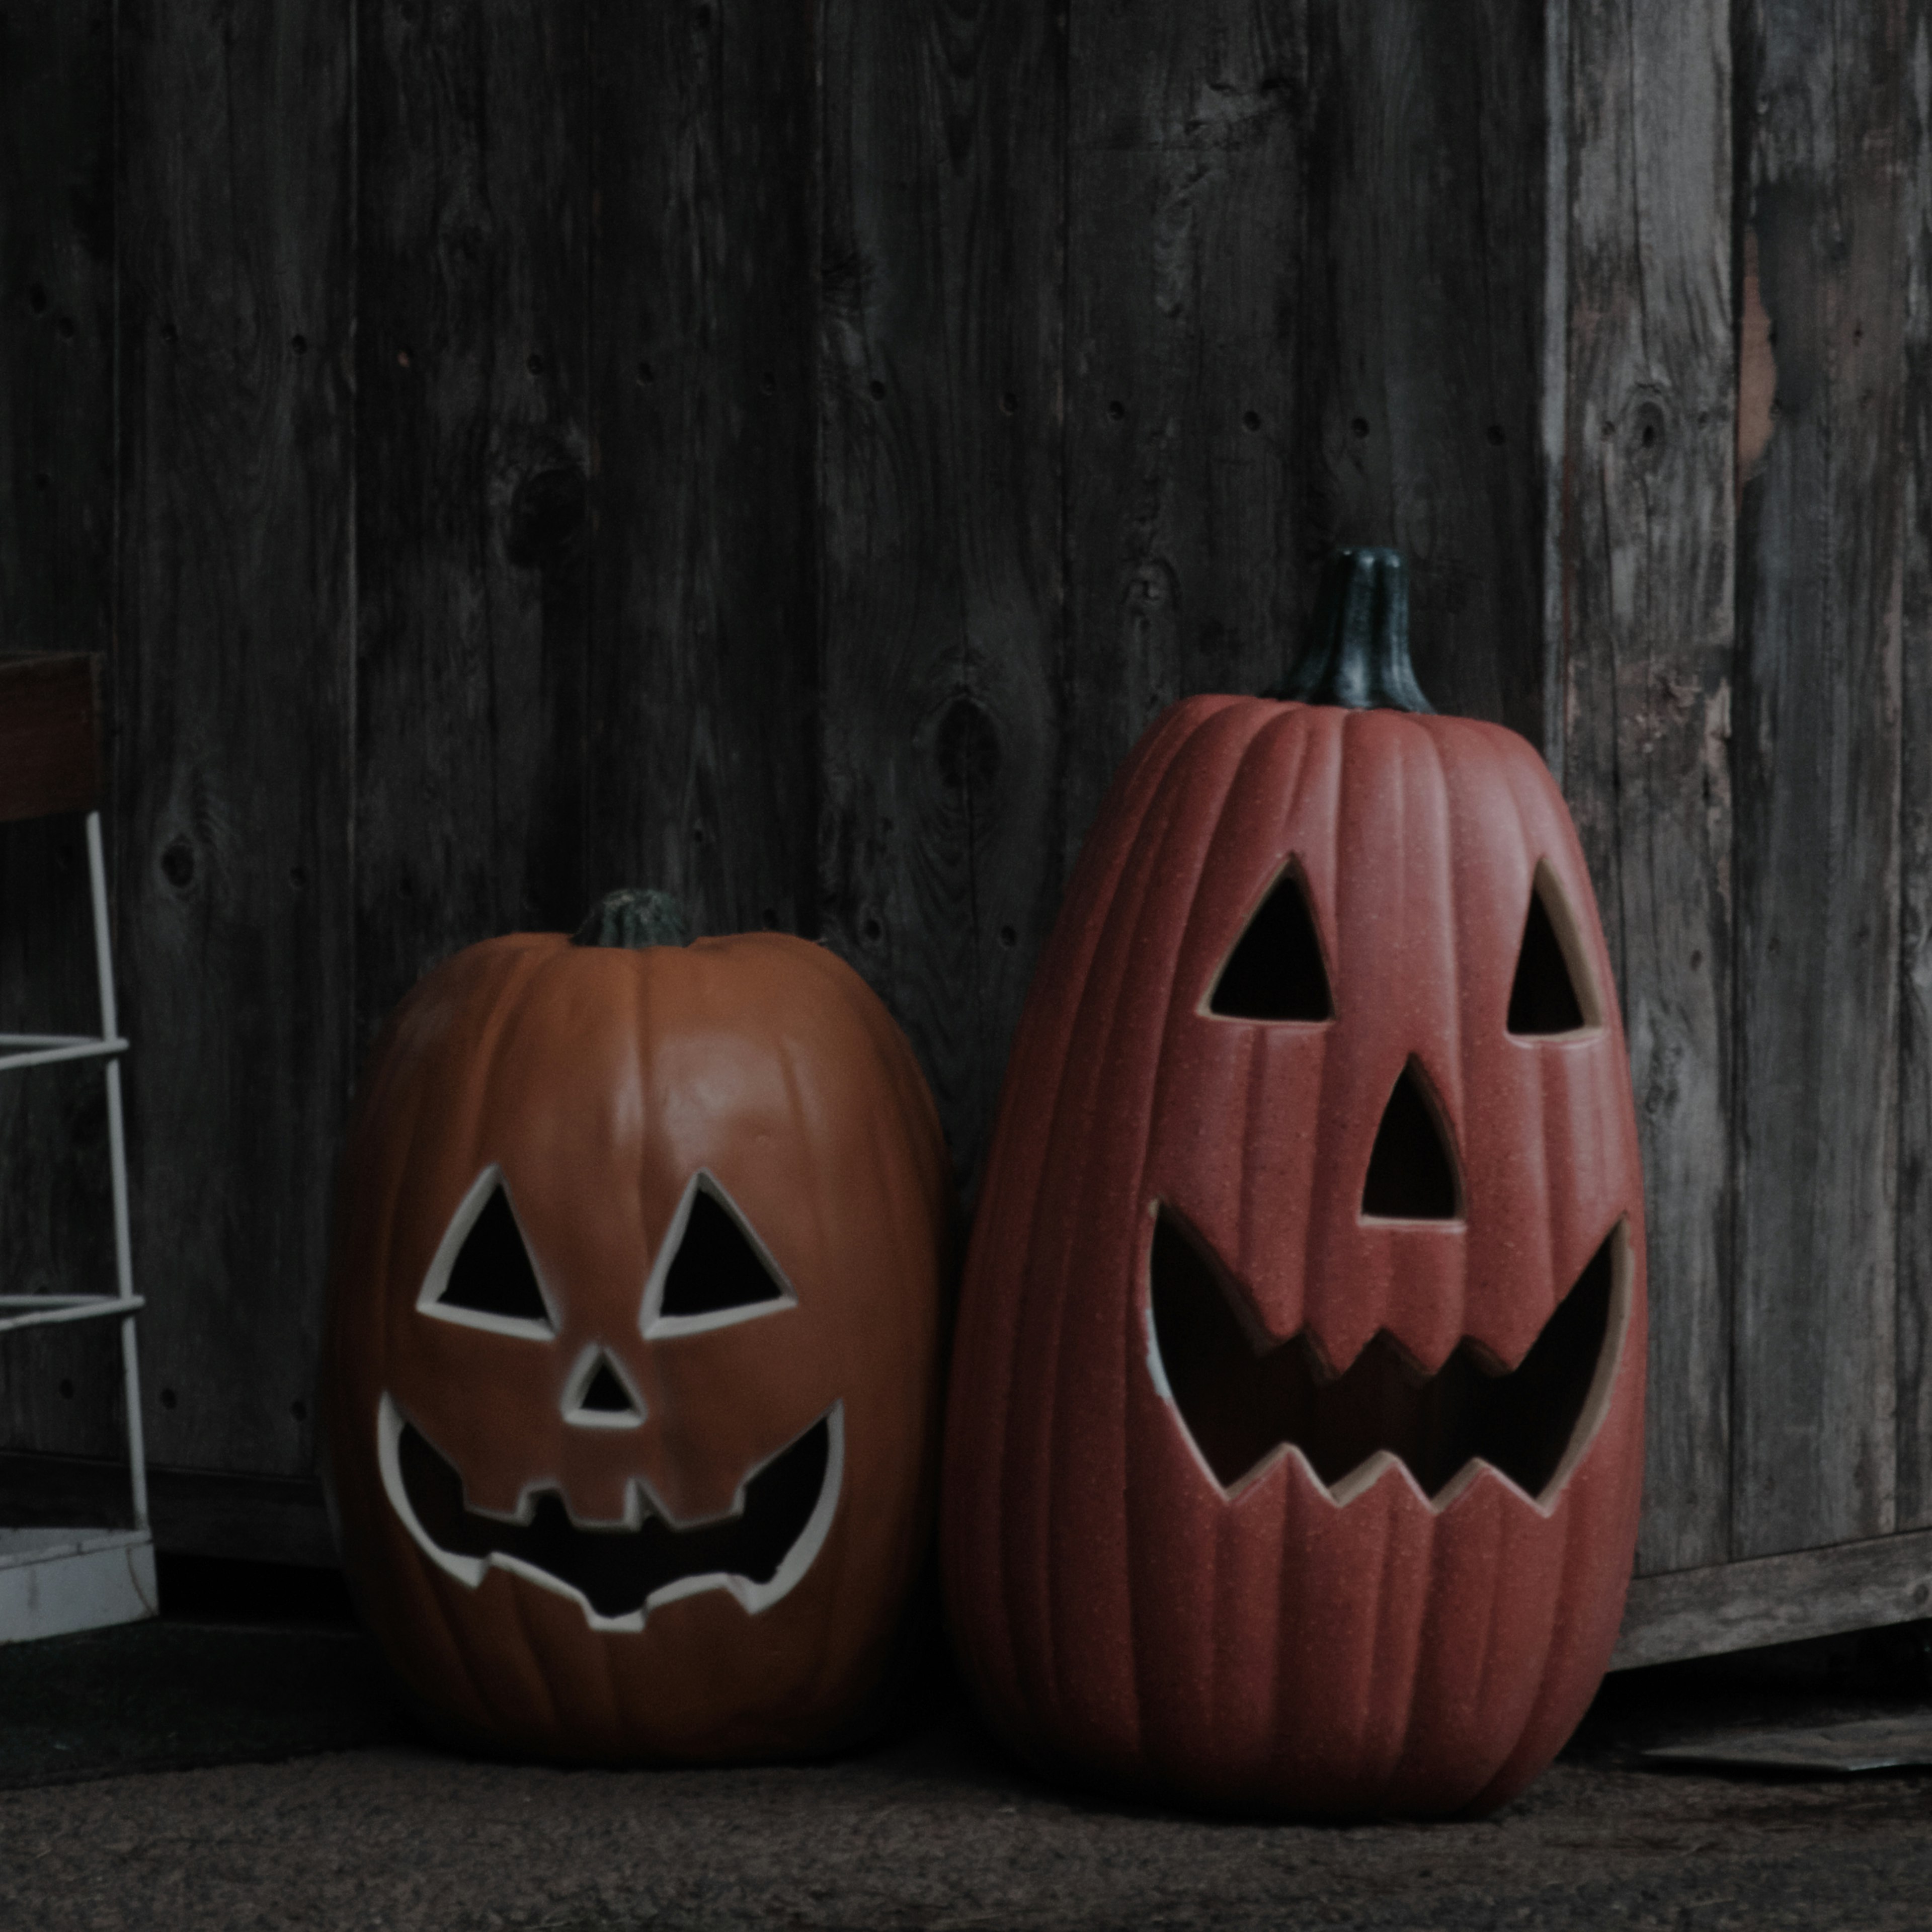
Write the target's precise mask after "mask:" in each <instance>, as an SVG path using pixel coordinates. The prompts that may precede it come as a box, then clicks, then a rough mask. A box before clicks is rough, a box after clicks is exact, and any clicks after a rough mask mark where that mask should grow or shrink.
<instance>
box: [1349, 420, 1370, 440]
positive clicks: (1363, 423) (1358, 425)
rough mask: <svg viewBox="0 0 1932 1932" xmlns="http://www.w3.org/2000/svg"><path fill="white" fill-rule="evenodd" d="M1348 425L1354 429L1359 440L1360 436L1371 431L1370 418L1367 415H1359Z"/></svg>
mask: <svg viewBox="0 0 1932 1932" xmlns="http://www.w3.org/2000/svg"><path fill="white" fill-rule="evenodd" d="M1349 428H1351V429H1352V430H1353V431H1355V435H1356V437H1357V438H1358V440H1359V439H1360V438H1361V437H1365V436H1367V434H1368V433H1369V419H1368V418H1367V416H1358V417H1357V418H1356V419H1355V421H1354V422H1352V423H1351V424H1350V425H1349Z"/></svg>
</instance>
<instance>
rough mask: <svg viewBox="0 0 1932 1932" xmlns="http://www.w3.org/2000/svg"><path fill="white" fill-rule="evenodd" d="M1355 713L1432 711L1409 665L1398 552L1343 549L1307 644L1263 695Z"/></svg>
mask: <svg viewBox="0 0 1932 1932" xmlns="http://www.w3.org/2000/svg"><path fill="white" fill-rule="evenodd" d="M1265 695H1267V696H1268V697H1277V698H1298V699H1299V700H1301V702H1302V703H1304V704H1339V705H1340V706H1343V708H1344V709H1346V710H1349V711H1427V712H1433V711H1434V710H1435V709H1436V707H1435V706H1434V705H1433V704H1431V703H1430V701H1429V700H1428V699H1427V698H1426V697H1424V696H1423V694H1422V687H1421V685H1419V684H1418V683H1417V682H1416V681H1415V666H1414V665H1413V664H1411V663H1410V662H1409V571H1408V568H1407V566H1406V565H1405V564H1404V563H1403V560H1402V553H1401V552H1400V550H1337V552H1336V553H1335V554H1334V556H1331V558H1330V559H1328V563H1327V565H1325V567H1324V568H1323V570H1322V589H1321V592H1320V595H1318V596H1317V597H1316V600H1315V616H1314V620H1313V622H1311V623H1310V625H1309V627H1308V642H1307V643H1306V644H1305V645H1304V646H1303V647H1302V652H1301V657H1300V658H1299V659H1298V661H1297V662H1296V664H1295V668H1294V670H1292V671H1290V672H1289V674H1288V677H1287V679H1286V682H1283V683H1282V684H1280V685H1277V687H1276V688H1275V689H1274V690H1273V691H1268V692H1267V693H1266V694H1265Z"/></svg>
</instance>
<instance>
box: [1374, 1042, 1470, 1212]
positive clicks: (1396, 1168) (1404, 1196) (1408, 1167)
mask: <svg viewBox="0 0 1932 1932" xmlns="http://www.w3.org/2000/svg"><path fill="white" fill-rule="evenodd" d="M1462 1214H1463V1206H1462V1201H1461V1198H1460V1190H1459V1189H1458V1188H1457V1184H1456V1159H1455V1156H1454V1154H1451V1151H1450V1149H1449V1145H1448V1133H1447V1130H1446V1129H1445V1127H1444V1125H1443V1123H1442V1118H1441V1115H1440V1112H1439V1109H1437V1107H1436V1103H1435V1102H1434V1100H1433V1098H1432V1097H1431V1096H1430V1092H1429V1090H1428V1088H1427V1085H1425V1084H1424V1080H1423V1077H1422V1070H1421V1068H1420V1067H1418V1066H1417V1065H1416V1064H1415V1061H1413V1060H1412V1061H1409V1064H1408V1065H1407V1066H1406V1067H1403V1070H1402V1073H1401V1075H1400V1078H1399V1079H1397V1082H1396V1083H1395V1091H1394V1092H1393V1093H1392V1094H1390V1096H1389V1098H1388V1106H1386V1107H1385V1108H1384V1109H1383V1110H1382V1125H1381V1126H1380V1127H1379V1128H1377V1129H1376V1145H1375V1148H1374V1151H1373V1152H1372V1153H1371V1154H1370V1156H1369V1174H1368V1178H1367V1181H1365V1182H1364V1184H1363V1186H1362V1218H1363V1220H1365V1221H1456V1220H1460V1219H1461V1218H1462Z"/></svg>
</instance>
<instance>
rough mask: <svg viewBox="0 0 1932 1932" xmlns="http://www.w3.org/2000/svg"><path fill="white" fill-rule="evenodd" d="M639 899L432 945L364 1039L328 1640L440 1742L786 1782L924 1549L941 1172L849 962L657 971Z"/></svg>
mask: <svg viewBox="0 0 1932 1932" xmlns="http://www.w3.org/2000/svg"><path fill="white" fill-rule="evenodd" d="M661 899H662V895H613V899H612V900H610V901H606V902H605V905H604V907H603V908H602V909H601V912H600V915H599V916H598V919H595V920H593V922H592V926H591V927H589V928H586V932H585V933H583V934H581V935H579V936H578V938H577V940H576V941H572V940H571V939H570V938H566V937H565V935H562V934H519V935H512V936H511V937H508V938H502V939H496V940H491V941H486V942H484V944H481V945H477V946H472V947H469V948H468V949H467V950H465V951H463V952H462V953H458V954H457V955H456V956H455V957H454V958H452V959H449V960H448V961H446V962H444V964H443V965H440V966H439V967H438V968H436V969H435V970H434V971H432V972H431V973H430V974H428V976H427V977H425V979H424V980H422V982H421V983H419V985H418V986H416V989H415V990H414V991H413V992H412V993H411V994H410V995H409V997H408V998H407V999H406V1000H404V1002H403V1004H402V1005H401V1007H399V1008H398V1010H397V1012H396V1013H395V1015H394V1016H393V1017H392V1019H391V1021H390V1022H389V1026H388V1027H387V1028H386V1031H385V1032H384V1034H383V1037H381V1039H380V1040H379V1042H378V1043H377V1046H376V1049H375V1050H374V1055H373V1057H372V1059H371V1065H370V1067H369V1070H368V1073H367V1075H366V1077H365V1082H364V1084H363V1088H362V1094H361V1095H360V1097H359V1104H358V1106H357V1109H356V1114H355V1118H354V1121H353V1125H352V1127H351V1129H350V1135H349V1139H348V1142H347V1151H346V1153H345V1155H344V1161H343V1166H342V1173H341V1184H340V1193H339V1200H338V1219H337V1230H336V1241H335V1253H334V1256H333V1259H332V1269H331V1279H330V1293H329V1316H328V1328H327V1335H326V1344H325V1354H324V1365H323V1382H322V1419H323V1427H324V1435H325V1441H326V1451H327V1466H328V1472H329V1487H330V1493H331V1496H332V1505H333V1508H334V1510H335V1514H336V1517H337V1520H338V1535H339V1537H340V1540H341V1551H342V1557H343V1562H344V1568H345V1570H346V1571H347V1574H348V1576H349V1578H350V1582H351V1584H352V1586H353V1588H354V1589H355V1592H356V1597H357V1600H358V1602H359V1605H360V1607H362V1610H363V1612H364V1613H365V1617H366V1618H367V1619H368V1622H369V1623H370V1624H371V1626H372V1628H374V1631H375V1633H376V1634H377V1637H378V1638H379V1639H380V1641H381V1643H382V1644H383V1649H384V1650H385V1651H386V1653H387V1655H388V1656H389V1660H390V1661H391V1663H392V1665H393V1666H394V1667H395V1670H396V1671H397V1672H398V1674H399V1676H401V1679H402V1680H403V1682H404V1684H405V1685H406V1686H407V1687H408V1688H409V1689H410V1691H413V1693H414V1694H415V1695H416V1697H417V1699H418V1700H419V1702H420V1703H421V1704H422V1706H424V1707H425V1709H427V1710H428V1712H430V1713H431V1715H433V1717H434V1718H436V1719H437V1721H439V1722H440V1724H442V1725H443V1727H445V1728H446V1729H447V1730H449V1731H451V1732H452V1733H455V1735H456V1736H458V1737H460V1738H462V1739H466V1740H469V1741H472V1742H480V1743H484V1744H486V1745H493V1746H495V1747H498V1748H510V1749H513V1750H518V1751H531V1752H535V1753H539V1754H545V1755H549V1756H553V1757H562V1758H574V1759H603V1760H617V1759H637V1758H676V1759H719V1758H730V1757H750V1756H765V1755H772V1754H792V1753H797V1752H801V1751H813V1750H817V1749H820V1748H826V1747H829V1746H831V1745H835V1744H837V1743H838V1742H841V1741H843V1740H844V1739H845V1738H846V1737H847V1736H850V1735H851V1734H852V1733H853V1732H854V1731H855V1730H858V1729H861V1728H862V1727H863V1726H864V1724H865V1722H866V1721H868V1716H869V1715H870V1714H871V1711H872V1709H873V1707H874V1703H875V1702H876V1700H877V1698H878V1697H879V1696H880V1693H881V1690H882V1685H883V1680H884V1678H885V1676H886V1673H887V1670H888V1668H889V1664H890V1662H891V1660H892V1657H893V1655H894V1647H895V1641H896V1637H897V1634H898V1624H899V1619H900V1617H901V1611H902V1610H903V1608H904V1604H905V1600H906V1597H907V1589H908V1587H909V1586H910V1584H911V1583H912V1582H913V1579H914V1576H915V1573H916V1571H917V1568H918V1566H919V1562H920V1556H921V1551H922V1547H923V1545H924V1543H925V1541H926V1535H927V1534H928V1530H929V1523H930V1517H931V1514H932V1501H933V1494H934V1490H935V1486H936V1481H937V1451H938V1426H937V1417H938V1389H937V1379H938V1359H939V1358H938V1348H939V1321H940V1306H939V1296H940V1291H941V1271H942V1267H943V1262H944V1244H945V1242H946V1240H947V1217H948V1213H949V1199H950V1194H949V1189H950V1181H949V1179H948V1175H947V1163H946V1157H945V1151H944V1145H943V1143H942V1140H941V1134H940V1130H939V1127H938V1119H937V1117H936V1115H935V1112H934V1109H933V1106H932V1100H931V1097H930V1096H929V1094H928V1092H927V1091H926V1085H925V1083H924V1082H923V1080H922V1079H921V1077H920V1075H919V1070H918V1068H917V1066H916V1063H915V1061H914V1060H913V1055H912V1052H911V1050H910V1048H909V1047H908V1046H907V1043H906V1041H905V1040H904V1036H903V1035H902V1034H901V1033H900V1032H899V1031H898V1028H896V1027H895V1025H893V1023H892V1020H891V1019H890V1018H889V1016H888V1015H887V1014H886V1010H885V1009H884V1007H883V1006H882V1005H880V1003H879V1001H878V1000H877V998H875V997H874V995H872V994H871V992H869V991H868V989H867V988H866V987H865V984H864V983H863V982H862V981H861V980H859V977H858V976H857V975H856V974H855V973H853V971H851V969H850V968H849V967H847V966H846V965H844V963H843V962H841V961H840V960H839V959H837V958H835V956H833V955H832V954H831V953H828V952H826V950H823V948H822V947H818V946H815V945H812V944H808V942H806V941H802V940H799V939H796V938H791V937H790V936H788V935H782V934H778V933H750V934H740V935H736V937H733V938H718V939H701V940H699V941H696V942H694V943H693V944H689V945H684V944H678V943H676V941H677V940H678V939H679V938H681V934H679V932H676V930H675V929H673V927H671V926H668V925H667V924H666V923H665V922H664V918H663V916H662V915H663V910H664V908H663V906H662V905H661V904H659V903H657V901H661ZM640 922H641V923H640ZM599 941H601V943H595V942H599Z"/></svg>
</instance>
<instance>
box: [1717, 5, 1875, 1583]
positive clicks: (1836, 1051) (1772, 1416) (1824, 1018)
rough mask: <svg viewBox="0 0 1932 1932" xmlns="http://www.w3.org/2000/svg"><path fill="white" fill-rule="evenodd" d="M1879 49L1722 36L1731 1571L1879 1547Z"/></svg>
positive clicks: (1865, 11)
mask: <svg viewBox="0 0 1932 1932" xmlns="http://www.w3.org/2000/svg"><path fill="white" fill-rule="evenodd" d="M1903 23H1904V8H1903V4H1902V0H1885V4H1882V5H1862V4H1857V3H1856V0H1829V4H1828V0H1754V4H1753V5H1750V6H1749V7H1746V8H1745V9H1743V10H1742V20H1741V22H1740V28H1741V40H1740V45H1739V99H1740V100H1741V101H1743V102H1745V103H1746V104H1748V106H1747V125H1748V128H1749V134H1748V151H1747V152H1746V153H1745V154H1743V155H1742V156H1741V157H1740V170H1739V172H1740V179H1741V182H1746V183H1748V196H1749V205H1748V208H1741V209H1740V210H1739V216H1740V219H1741V220H1746V221H1748V223H1749V224H1750V226H1751V228H1752V229H1754V231H1755V234H1756V237H1757V257H1758V264H1759V274H1760V287H1761V290H1762V296H1763V302H1764V306H1765V309H1766V313H1767V314H1768V315H1769V318H1770V325H1771V329H1772V347H1773V350H1774V352H1775V356H1776V359H1777V366H1778V377H1777V382H1778V389H1777V401H1776V404H1775V431H1774V434H1773V435H1772V440H1771V443H1770V446H1769V449H1767V450H1766V452H1765V455H1764V458H1763V463H1762V465H1761V466H1760V469H1759V472H1758V474H1757V476H1756V477H1755V478H1754V479H1753V480H1752V481H1751V482H1749V483H1748V484H1746V485H1745V488H1744V490H1743V492H1742V500H1741V510H1740V515H1739V553H1738V610H1739V633H1740V645H1741V658H1742V675H1741V676H1740V679H1739V685H1738V688H1737V697H1736V753H1737V760H1736V764H1737V770H1736V779H1737V813H1736V829H1737V840H1738V845H1737V907H1738V910H1737V917H1738V952H1737V960H1738V987H1737V998H1738V1011H1739V1050H1738V1064H1737V1083H1736V1114H1735V1131H1736V1136H1737V1142H1736V1144H1737V1147H1738V1160H1739V1167H1738V1181H1739V1198H1738V1222H1737V1226H1738V1247H1737V1255H1736V1267H1737V1279H1738V1303H1737V1323H1736V1345H1735V1346H1736V1391H1737V1406H1736V1415H1735V1418H1734V1433H1733V1454H1734V1459H1735V1460H1734V1469H1735V1475H1734V1492H1733V1525H1732V1539H1731V1543H1732V1553H1733V1555H1735V1556H1760V1555H1766V1554H1769V1553H1772V1552H1775V1551H1779V1550H1800V1549H1805V1548H1808V1547H1813V1546H1815V1545H1818V1544H1828V1543H1837V1542H1841V1541H1846V1540H1847V1539H1849V1538H1855V1537H1864V1536H1873V1535H1879V1534H1882V1532H1885V1531H1886V1530H1888V1529H1890V1528H1891V1526H1892V1523H1893V1520H1894V1481H1895V1475H1896V1470H1897V1450H1896V1445H1895V1440H1894V1413H1893V1405H1894V1377H1895V1373H1896V1354H1895V1340H1894V1310H1895V1294H1896V1289H1895V1279H1896V1225H1897V1224H1896V1219H1895V1214H1896V1201H1897V1197H1896V1187H1897V1161H1898V1140H1897V1134H1898V1057H1897V1056H1898V1037H1899V1035H1898V988H1899V958H1900V955H1899V904H1900V842H1899V808H1900V739H1899V729H1900V598H1901V594H1902V588H1903V582H1902V571H1903V538H1904V530H1903V501H1904V496H1903V493H1904V464H1903V452H1902V449H1901V444H1900V437H1901V434H1902V428H1903V419H1902V410H1903V391H1904V381H1903V374H1904V361H1905V358H1904V350H1905V344H1904V337H1903V326H1904V317H1905V302H1904V292H1905V287H1906V264H1905V262H1904V260H1903V254H1902V251H1903V223H1902V220H1901V217H1902V213H1903V210H1902V206H1901V198H1902V195H1903V168H1902V162H1903V151H1904V150H1903V126H1902V121H1903V110H1904V105H1905V103H1904V94H1903V85H1902V81H1903V74H1904V71H1905V68H1906V54H1907V48H1906V44H1905V40H1904V34H1903Z"/></svg>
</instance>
